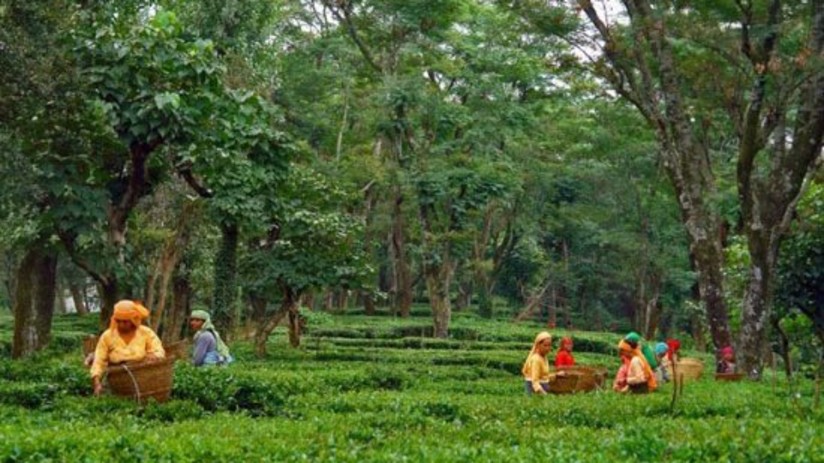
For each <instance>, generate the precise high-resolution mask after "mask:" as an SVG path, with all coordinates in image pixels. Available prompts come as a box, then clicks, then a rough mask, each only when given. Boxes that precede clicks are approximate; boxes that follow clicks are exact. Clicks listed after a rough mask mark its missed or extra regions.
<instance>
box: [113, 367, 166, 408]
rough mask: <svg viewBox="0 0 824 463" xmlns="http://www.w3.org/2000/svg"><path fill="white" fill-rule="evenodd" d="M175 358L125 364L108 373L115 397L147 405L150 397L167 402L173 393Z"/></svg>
mask: <svg viewBox="0 0 824 463" xmlns="http://www.w3.org/2000/svg"><path fill="white" fill-rule="evenodd" d="M174 362H175V358H174V357H167V358H165V359H162V360H157V361H152V362H136V363H125V364H122V365H115V366H110V367H109V369H108V370H107V371H106V377H107V380H108V383H109V387H110V388H111V390H112V393H113V394H114V395H117V396H120V397H129V398H133V399H135V400H136V401H138V402H140V403H145V402H146V400H148V399H149V398H150V397H151V398H154V399H155V400H156V401H158V402H165V401H166V400H168V399H169V395H170V394H171V393H172V379H173V377H174Z"/></svg>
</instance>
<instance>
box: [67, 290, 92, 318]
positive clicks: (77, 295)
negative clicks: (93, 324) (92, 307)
mask: <svg viewBox="0 0 824 463" xmlns="http://www.w3.org/2000/svg"><path fill="white" fill-rule="evenodd" d="M68 287H69V293H71V295H72V302H74V310H75V311H77V314H78V315H81V316H82V315H88V314H89V309H88V307H86V300H85V298H84V297H83V292H82V289H81V287H80V286H78V285H77V284H76V283H68Z"/></svg>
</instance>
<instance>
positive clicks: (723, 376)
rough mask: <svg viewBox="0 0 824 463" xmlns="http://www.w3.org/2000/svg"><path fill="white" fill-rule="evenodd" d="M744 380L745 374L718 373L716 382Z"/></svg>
mask: <svg viewBox="0 0 824 463" xmlns="http://www.w3.org/2000/svg"><path fill="white" fill-rule="evenodd" d="M742 379H744V373H716V374H715V380H716V381H741V380H742Z"/></svg>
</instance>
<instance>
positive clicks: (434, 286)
mask: <svg viewBox="0 0 824 463" xmlns="http://www.w3.org/2000/svg"><path fill="white" fill-rule="evenodd" d="M446 261H447V262H444V263H443V264H442V265H431V264H430V266H429V268H428V269H427V274H426V289H427V294H428V295H429V305H430V307H432V322H433V336H434V337H436V338H446V337H449V322H450V320H451V319H452V307H451V305H450V303H449V286H450V281H451V279H452V270H451V269H450V268H449V265H450V264H449V263H448V257H447V258H446Z"/></svg>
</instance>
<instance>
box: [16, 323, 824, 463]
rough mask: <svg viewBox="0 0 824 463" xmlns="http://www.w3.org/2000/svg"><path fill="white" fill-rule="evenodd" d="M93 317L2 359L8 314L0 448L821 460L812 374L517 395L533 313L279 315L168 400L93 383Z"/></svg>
mask: <svg viewBox="0 0 824 463" xmlns="http://www.w3.org/2000/svg"><path fill="white" fill-rule="evenodd" d="M95 323H96V320H95V319H94V317H89V318H88V319H85V320H84V319H79V318H77V317H74V316H61V317H60V318H59V319H58V320H57V321H56V328H55V330H56V332H55V341H54V342H53V344H54V346H53V347H52V348H50V349H49V351H48V352H45V353H43V354H42V355H41V356H38V357H37V358H36V359H33V360H30V361H26V362H12V361H10V360H8V358H9V343H10V339H11V319H10V317H9V316H8V315H7V312H5V313H4V314H3V315H0V353H2V360H0V461H3V462H16V461H37V462H41V461H70V462H74V461H84V462H99V461H119V462H131V461H147V462H188V461H192V462H195V461H198V462H200V461H234V462H238V463H239V462H245V461H273V462H287V461H312V462H314V461H340V462H362V461H386V462H404V461H408V462H438V461H445V462H452V461H471V462H487V461H488V462H520V461H524V462H526V461H529V462H535V461H555V462H572V461H581V462H613V461H632V462H640V461H711V462H716V461H720V462H724V461H752V462H763V461H770V462H815V461H824V411H822V407H820V406H819V407H818V408H816V407H815V406H814V401H813V383H812V381H809V380H800V382H798V383H797V384H795V385H794V386H792V388H791V387H790V385H789V384H788V383H787V381H786V379H785V378H784V377H783V376H779V377H778V378H777V380H775V381H774V380H773V377H772V376H771V375H772V373H770V374H768V376H767V378H766V379H765V380H764V381H762V382H760V383H751V382H742V383H716V382H715V381H713V380H712V379H710V378H709V377H708V376H709V375H705V377H704V378H703V379H702V380H700V381H697V382H690V383H687V384H686V385H685V387H684V390H683V394H682V395H681V396H680V397H679V398H678V399H677V400H676V402H675V404H674V407H671V402H672V392H673V391H672V386H671V385H664V386H663V387H662V388H661V390H660V391H658V392H656V393H654V394H651V395H648V396H623V395H619V394H615V393H613V392H611V391H603V392H594V393H589V394H577V395H569V396H548V397H526V396H525V395H524V393H523V385H522V379H521V378H520V375H519V370H520V367H521V363H522V362H523V360H524V357H525V355H526V353H527V351H528V349H529V347H530V344H531V340H532V338H533V337H534V336H535V334H536V333H537V332H538V331H539V330H540V329H541V327H540V326H538V325H535V324H511V323H508V322H501V321H497V322H493V321H485V320H480V319H477V318H475V317H473V316H465V315H462V314H457V316H456V317H455V319H454V321H453V326H452V330H451V332H452V337H451V338H450V339H448V340H436V339H432V338H428V337H425V336H422V335H425V334H426V331H427V327H428V326H429V324H430V323H429V319H428V318H426V317H413V318H411V319H406V320H401V319H397V318H392V317H388V316H384V317H371V318H367V317H363V316H352V315H349V316H331V315H326V314H318V315H317V316H315V317H312V318H311V319H310V323H309V333H308V334H307V335H306V336H305V337H304V339H303V345H302V346H301V348H299V349H292V348H290V347H288V345H287V343H286V341H285V339H284V338H285V335H284V333H283V332H276V335H275V336H273V338H272V339H271V341H270V345H269V356H268V357H267V358H266V359H264V360H258V359H255V358H254V356H253V355H252V353H251V346H250V345H248V344H245V343H243V342H239V343H236V344H234V345H233V346H232V347H233V350H234V352H235V354H237V357H238V358H239V360H238V361H237V362H236V363H235V364H233V365H231V366H229V367H226V368H217V369H197V370H196V369H194V368H192V367H190V366H188V365H186V364H183V363H178V364H177V367H176V371H175V379H174V381H175V386H174V390H173V396H172V397H173V398H172V400H170V401H169V402H167V403H165V404H156V403H151V404H149V405H147V406H145V407H138V406H136V405H135V404H134V403H132V402H130V401H127V400H121V399H116V398H112V397H103V398H94V397H91V396H90V395H89V394H90V384H89V379H88V377H87V372H86V370H84V369H83V367H82V365H81V354H80V339H81V337H82V336H83V335H84V334H87V333H93V332H94V327H95ZM553 334H554V335H556V336H560V335H563V334H565V333H564V332H563V331H562V330H558V331H556V332H553ZM574 334H575V339H576V345H575V346H576V360H577V361H578V363H582V364H593V365H603V366H607V367H608V368H609V369H610V372H611V374H614V372H615V370H616V369H617V366H618V360H617V356H616V355H615V352H614V347H613V346H614V345H615V343H616V342H617V340H618V337H619V336H618V335H616V334H612V333H591V332H575V333H574ZM555 345H556V346H557V340H556V341H555ZM686 354H687V355H690V356H695V355H697V354H696V353H694V352H689V351H688V352H686Z"/></svg>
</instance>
